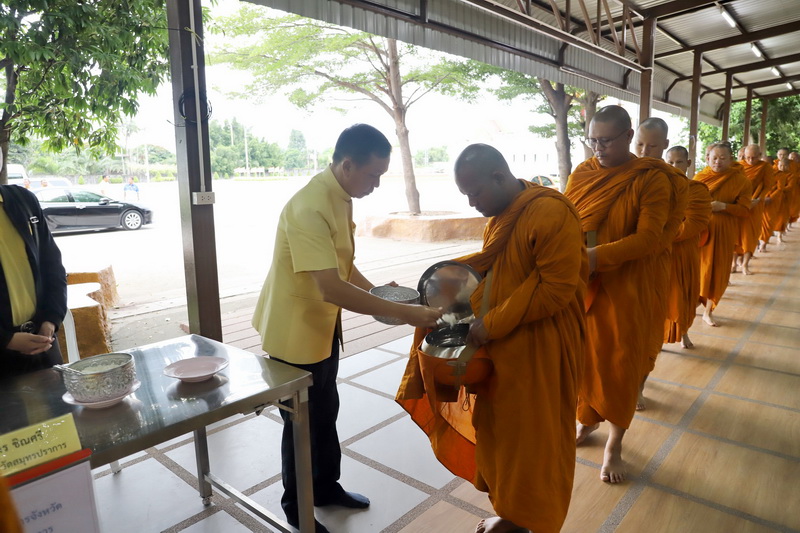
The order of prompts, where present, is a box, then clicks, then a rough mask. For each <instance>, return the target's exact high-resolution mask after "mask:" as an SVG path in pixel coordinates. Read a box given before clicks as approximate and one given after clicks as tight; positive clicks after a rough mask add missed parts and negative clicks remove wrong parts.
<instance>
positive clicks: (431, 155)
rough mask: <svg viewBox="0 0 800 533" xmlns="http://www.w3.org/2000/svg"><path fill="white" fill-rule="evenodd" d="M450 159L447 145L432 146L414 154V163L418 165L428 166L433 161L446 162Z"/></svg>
mask: <svg viewBox="0 0 800 533" xmlns="http://www.w3.org/2000/svg"><path fill="white" fill-rule="evenodd" d="M449 160H450V156H449V155H448V153H447V147H446V146H432V147H430V148H427V149H425V150H417V153H416V154H414V163H416V165H417V166H427V165H430V164H431V163H444V162H447V161H449Z"/></svg>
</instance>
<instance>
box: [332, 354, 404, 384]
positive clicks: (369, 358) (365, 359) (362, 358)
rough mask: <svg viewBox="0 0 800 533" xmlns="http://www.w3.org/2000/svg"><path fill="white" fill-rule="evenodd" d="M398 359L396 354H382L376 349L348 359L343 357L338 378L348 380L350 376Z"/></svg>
mask: <svg viewBox="0 0 800 533" xmlns="http://www.w3.org/2000/svg"><path fill="white" fill-rule="evenodd" d="M398 357H399V356H398V355H397V354H393V353H388V352H384V351H382V350H378V349H372V350H367V351H365V352H361V353H357V354H356V355H351V356H350V357H345V358H344V359H342V360H341V361H339V378H349V377H350V376H352V375H355V374H358V373H359V372H364V371H365V370H369V369H370V368H373V367H376V366H378V365H382V364H384V363H388V362H389V361H392V360H394V359H397V358H398Z"/></svg>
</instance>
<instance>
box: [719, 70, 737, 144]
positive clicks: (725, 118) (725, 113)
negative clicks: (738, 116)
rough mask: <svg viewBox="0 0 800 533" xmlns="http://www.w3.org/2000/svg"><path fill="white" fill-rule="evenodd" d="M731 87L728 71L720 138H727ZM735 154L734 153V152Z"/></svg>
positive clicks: (729, 120) (731, 81)
mask: <svg viewBox="0 0 800 533" xmlns="http://www.w3.org/2000/svg"><path fill="white" fill-rule="evenodd" d="M732 87H733V74H731V73H730V72H728V74H727V75H726V76H725V103H724V104H723V105H722V140H723V141H727V140H728V133H729V131H730V126H731V90H732ZM734 155H736V154H734Z"/></svg>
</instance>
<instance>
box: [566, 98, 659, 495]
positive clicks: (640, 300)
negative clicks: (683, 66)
mask: <svg viewBox="0 0 800 533" xmlns="http://www.w3.org/2000/svg"><path fill="white" fill-rule="evenodd" d="M632 138H633V129H631V120H630V116H629V115H628V113H627V112H626V111H625V110H624V109H623V108H622V107H619V106H606V107H604V108H603V109H601V110H600V111H598V112H597V114H595V116H594V118H592V121H591V123H590V125H589V138H588V139H586V141H585V142H586V144H587V146H589V147H590V148H591V149H592V150H593V152H594V157H592V158H591V159H589V160H587V161H584V162H583V163H581V164H580V165H578V167H577V168H576V169H575V171H574V172H573V173H572V174H571V175H570V177H569V182H568V183H567V190H566V192H565V195H566V196H567V198H569V199H570V200H572V202H573V203H574V204H575V207H577V208H578V213H580V216H581V226H582V228H583V231H584V233H585V234H586V241H587V247H588V250H587V252H588V255H589V265H590V266H589V270H590V273H591V278H590V284H589V289H588V293H587V298H586V302H585V303H586V371H585V372H584V374H583V379H582V380H581V385H580V388H579V389H578V411H577V419H578V425H577V437H576V442H577V443H578V444H580V443H582V442H583V441H585V440H586V438H587V437H588V436H589V435H590V434H591V433H592V431H594V430H596V429H597V428H598V427H599V424H600V422H602V421H604V420H608V422H609V424H610V430H609V436H608V440H607V442H606V446H605V453H604V456H603V465H602V467H601V470H600V479H601V480H603V481H605V482H608V483H620V482H622V481H624V480H625V475H626V474H625V465H624V463H623V460H622V439H623V437H624V436H625V431H626V430H627V428H628V427H629V426H630V423H631V421H632V420H633V415H634V412H635V410H636V400H637V397H638V394H639V386H640V384H641V382H642V378H643V377H644V375H645V373H646V372H647V367H648V366H649V354H648V353H647V350H648V347H649V346H650V344H651V342H652V332H651V331H650V328H652V312H653V311H652V310H653V308H654V306H655V304H656V293H655V290H654V287H653V285H654V284H653V279H654V278H655V276H656V271H657V269H658V267H659V264H658V261H657V260H656V257H657V256H658V254H659V253H660V251H661V249H662V246H663V244H662V239H663V235H664V226H665V225H666V223H667V219H668V218H669V216H670V200H671V194H672V192H671V190H672V187H671V184H670V179H669V178H668V177H667V175H666V174H665V173H664V171H663V170H662V167H661V165H663V162H661V163H659V162H657V161H655V160H653V159H651V158H637V157H636V156H635V155H633V154H632V153H630V152H629V151H628V147H629V146H630V142H631V139H632Z"/></svg>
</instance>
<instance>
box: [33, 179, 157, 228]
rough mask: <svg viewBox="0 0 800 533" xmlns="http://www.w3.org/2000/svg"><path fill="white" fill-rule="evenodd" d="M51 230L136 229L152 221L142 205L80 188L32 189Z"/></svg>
mask: <svg viewBox="0 0 800 533" xmlns="http://www.w3.org/2000/svg"><path fill="white" fill-rule="evenodd" d="M33 193H34V194H36V197H37V198H39V203H40V204H41V206H42V211H43V212H44V218H45V220H46V221H47V226H48V227H49V228H50V231H52V232H60V231H80V230H93V229H106V228H119V227H122V228H123V229H126V230H135V229H139V228H141V227H142V226H143V225H145V224H150V223H151V222H152V220H153V213H152V211H150V209H148V208H146V207H144V206H143V205H141V204H136V203H130V202H120V201H119V200H112V199H111V198H107V197H105V196H101V195H99V194H97V193H96V192H92V191H89V190H86V189H80V188H78V187H73V188H63V187H46V188H44V189H38V190H35V191H33Z"/></svg>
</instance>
